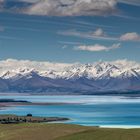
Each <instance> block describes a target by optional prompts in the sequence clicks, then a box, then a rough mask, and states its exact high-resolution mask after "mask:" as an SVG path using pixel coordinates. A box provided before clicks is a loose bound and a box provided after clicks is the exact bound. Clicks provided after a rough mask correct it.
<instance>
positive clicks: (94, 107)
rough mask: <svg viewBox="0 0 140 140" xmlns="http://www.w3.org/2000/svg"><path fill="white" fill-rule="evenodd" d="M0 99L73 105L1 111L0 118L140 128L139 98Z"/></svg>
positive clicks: (33, 97) (17, 96) (37, 97)
mask: <svg viewBox="0 0 140 140" xmlns="http://www.w3.org/2000/svg"><path fill="white" fill-rule="evenodd" d="M0 99H15V100H26V101H30V102H34V103H39V102H41V103H43V102H44V103H46V102H47V103H70V104H61V105H30V106H25V105H22V106H12V107H6V108H2V109H1V110H0V114H16V115H26V114H28V113H32V114H33V115H34V116H44V117H49V116H52V117H55V116H56V117H67V118H70V121H67V122H64V123H71V124H80V125H85V126H101V127H126V128H128V127H132V128H136V127H139V128H140V97H124V96H84V95H78V96H31V95H29V96H25V95H23V96H20V95H13V96H12V95H8V96H5V95H0Z"/></svg>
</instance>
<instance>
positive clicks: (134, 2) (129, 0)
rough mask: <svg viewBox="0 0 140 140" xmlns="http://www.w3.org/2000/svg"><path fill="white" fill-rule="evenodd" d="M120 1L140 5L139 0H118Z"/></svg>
mask: <svg viewBox="0 0 140 140" xmlns="http://www.w3.org/2000/svg"><path fill="white" fill-rule="evenodd" d="M118 2H120V3H124V4H129V5H136V6H140V0H118Z"/></svg>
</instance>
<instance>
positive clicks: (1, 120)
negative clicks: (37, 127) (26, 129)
mask: <svg viewBox="0 0 140 140" xmlns="http://www.w3.org/2000/svg"><path fill="white" fill-rule="evenodd" d="M68 120H69V119H68V118H62V117H36V116H32V114H27V115H26V116H17V115H11V114H9V115H0V124H20V123H46V122H56V121H59V122H61V121H68Z"/></svg>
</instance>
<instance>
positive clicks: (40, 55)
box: [0, 0, 140, 63]
mask: <svg viewBox="0 0 140 140" xmlns="http://www.w3.org/2000/svg"><path fill="white" fill-rule="evenodd" d="M58 1H60V2H61V4H60V3H58ZM69 1H72V2H73V3H70V2H69ZM69 1H68V0H66V1H64V0H57V1H56V0H34V1H33V0H1V1H0V59H8V58H14V59H29V60H36V61H40V60H41V61H44V60H47V61H53V62H54V61H55V62H66V63H67V62H68V63H71V62H82V63H90V62H94V61H99V60H103V61H113V60H118V59H128V60H134V61H138V62H140V55H139V54H140V27H139V25H140V15H139V13H140V1H139V0H134V1H132V0H110V3H108V5H105V3H106V2H107V0H87V2H85V1H82V0H76V1H77V3H76V2H75V3H74V1H73V0H69ZM80 1H81V2H80ZM99 1H100V2H99ZM78 2H80V4H79V3H78ZM48 4H49V6H48ZM71 5H72V6H71ZM84 5H86V7H85V6H84ZM57 7H59V8H58V9H57Z"/></svg>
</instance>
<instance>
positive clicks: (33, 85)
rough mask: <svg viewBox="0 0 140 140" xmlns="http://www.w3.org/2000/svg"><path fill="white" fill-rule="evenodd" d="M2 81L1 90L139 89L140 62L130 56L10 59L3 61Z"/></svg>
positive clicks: (98, 90)
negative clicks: (79, 59)
mask: <svg viewBox="0 0 140 140" xmlns="http://www.w3.org/2000/svg"><path fill="white" fill-rule="evenodd" d="M0 83H1V85H0V91H1V89H2V91H4V89H5V91H14V92H25V91H26V92H28V91H30V92H32V91H33V92H47V91H49V90H55V91H79V92H80V91H90V92H103V91H104V92H108V91H130V90H132V91H137V90H140V64H139V63H136V62H133V61H127V60H118V61H113V62H101V61H100V62H96V63H93V64H80V63H74V64H64V63H51V62H36V61H29V60H14V59H8V60H4V61H0ZM4 87H5V88H4Z"/></svg>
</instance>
